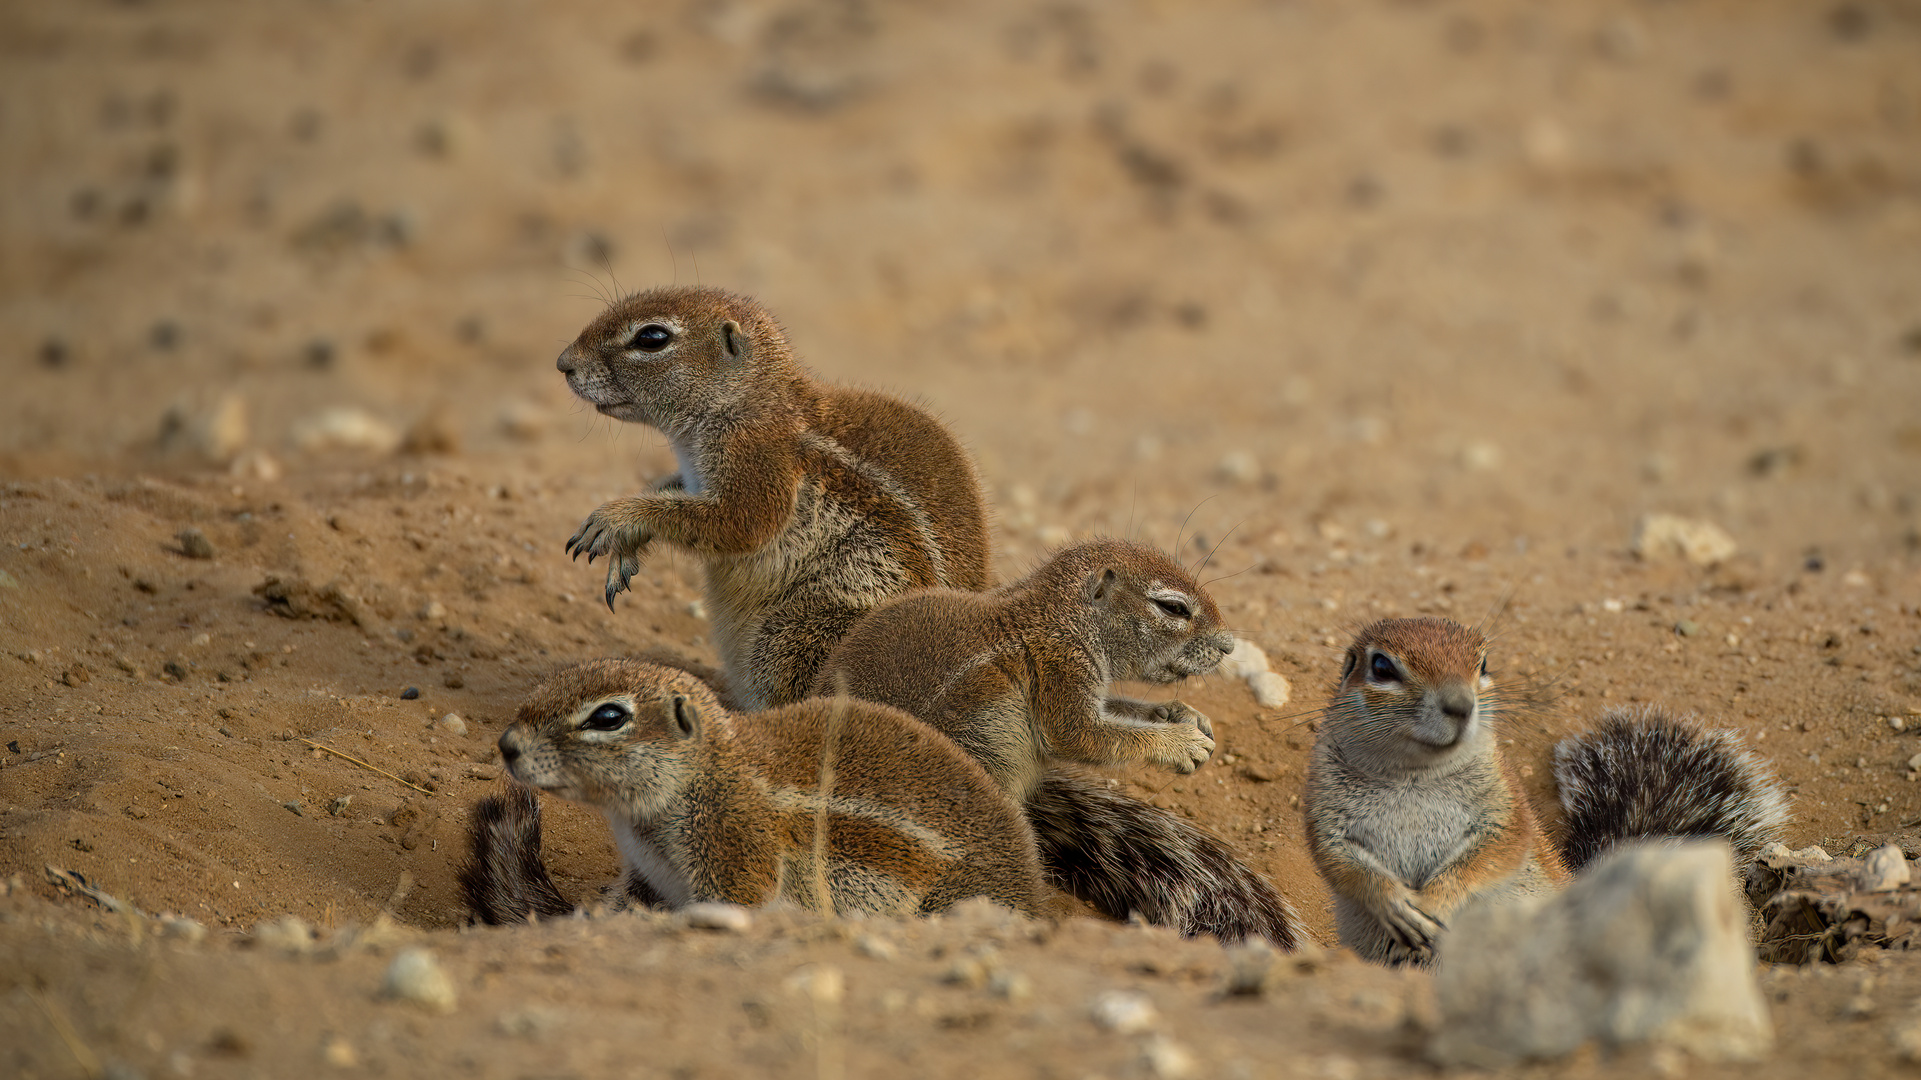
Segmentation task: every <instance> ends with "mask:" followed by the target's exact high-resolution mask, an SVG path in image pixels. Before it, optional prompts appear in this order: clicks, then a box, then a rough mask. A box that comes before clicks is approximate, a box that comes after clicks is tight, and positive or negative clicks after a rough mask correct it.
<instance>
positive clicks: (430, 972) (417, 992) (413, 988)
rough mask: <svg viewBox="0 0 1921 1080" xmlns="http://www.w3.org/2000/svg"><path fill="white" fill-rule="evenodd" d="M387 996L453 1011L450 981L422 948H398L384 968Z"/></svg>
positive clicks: (427, 1006) (436, 1008) (429, 953)
mask: <svg viewBox="0 0 1921 1080" xmlns="http://www.w3.org/2000/svg"><path fill="white" fill-rule="evenodd" d="M387 996H388V997H391V998H397V999H399V1000H401V1001H411V1002H413V1003H414V1004H416V1005H420V1006H423V1007H425V1008H428V1009H431V1010H433V1011H434V1012H443V1013H447V1012H453V1011H454V983H453V980H452V979H449V978H448V977H447V973H446V972H445V971H443V970H441V967H440V961H438V960H436V959H434V954H433V953H431V952H428V951H427V950H426V949H402V950H401V951H400V955H398V956H396V957H394V962H393V963H392V964H391V965H389V966H388V968H387Z"/></svg>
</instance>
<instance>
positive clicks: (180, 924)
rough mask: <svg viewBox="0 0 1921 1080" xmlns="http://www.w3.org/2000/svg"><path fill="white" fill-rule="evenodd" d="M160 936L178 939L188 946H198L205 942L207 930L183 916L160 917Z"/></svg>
mask: <svg viewBox="0 0 1921 1080" xmlns="http://www.w3.org/2000/svg"><path fill="white" fill-rule="evenodd" d="M160 936H161V937H168V938H179V939H180V940H182V941H184V942H186V943H187V944H189V945H198V944H200V943H201V942H202V941H205V940H206V938H207V928H206V927H204V926H202V925H200V924H199V923H198V922H195V921H194V920H192V919H189V918H187V917H186V916H185V915H162V916H160Z"/></svg>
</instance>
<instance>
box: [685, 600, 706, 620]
mask: <svg viewBox="0 0 1921 1080" xmlns="http://www.w3.org/2000/svg"><path fill="white" fill-rule="evenodd" d="M687 614H689V615H692V616H693V617H694V618H696V619H705V618H707V605H706V604H703V603H701V602H700V601H698V600H689V601H688V602H687Z"/></svg>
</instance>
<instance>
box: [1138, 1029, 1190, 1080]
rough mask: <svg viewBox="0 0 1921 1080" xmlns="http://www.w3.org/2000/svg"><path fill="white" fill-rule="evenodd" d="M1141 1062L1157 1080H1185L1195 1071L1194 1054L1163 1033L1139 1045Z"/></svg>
mask: <svg viewBox="0 0 1921 1080" xmlns="http://www.w3.org/2000/svg"><path fill="white" fill-rule="evenodd" d="M1141 1063H1142V1064H1143V1065H1146V1066H1147V1072H1148V1075H1150V1076H1155V1077H1158V1078H1159V1080H1187V1078H1188V1077H1190V1076H1193V1075H1194V1073H1195V1071H1196V1068H1195V1064H1194V1055H1193V1054H1191V1053H1189V1052H1188V1050H1187V1047H1185V1046H1182V1045H1181V1044H1180V1043H1177V1042H1175V1041H1174V1040H1172V1039H1170V1038H1168V1037H1166V1036H1165V1035H1155V1036H1154V1037H1152V1038H1150V1039H1148V1040H1147V1045H1145V1046H1143V1047H1141Z"/></svg>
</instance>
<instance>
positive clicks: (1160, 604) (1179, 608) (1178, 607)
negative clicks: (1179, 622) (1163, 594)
mask: <svg viewBox="0 0 1921 1080" xmlns="http://www.w3.org/2000/svg"><path fill="white" fill-rule="evenodd" d="M1154 606H1155V607H1157V608H1160V609H1161V610H1162V611H1165V612H1167V613H1168V614H1169V615H1170V616H1173V617H1174V618H1176V619H1191V618H1193V617H1194V612H1192V611H1191V610H1189V609H1188V606H1187V605H1186V604H1183V603H1181V602H1180V601H1179V600H1163V599H1161V598H1160V597H1158V596H1156V597H1154Z"/></svg>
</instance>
